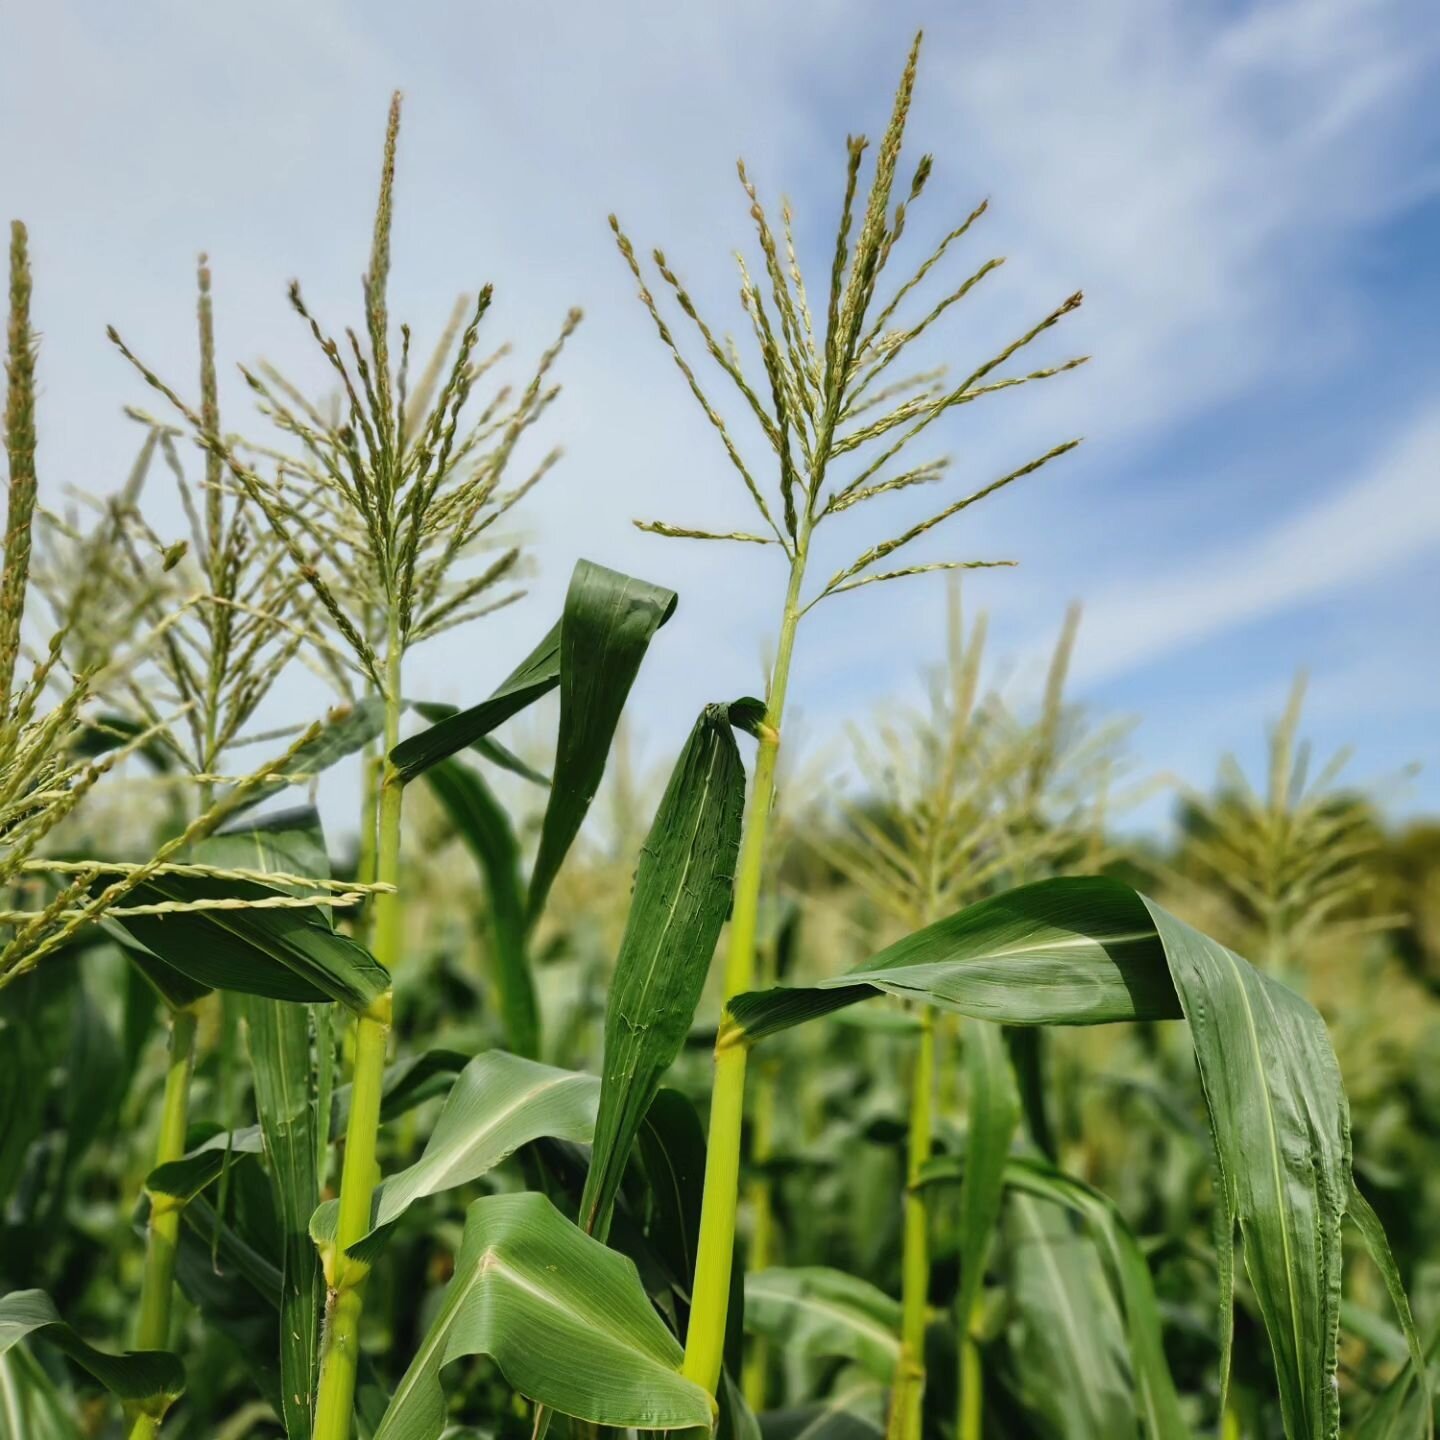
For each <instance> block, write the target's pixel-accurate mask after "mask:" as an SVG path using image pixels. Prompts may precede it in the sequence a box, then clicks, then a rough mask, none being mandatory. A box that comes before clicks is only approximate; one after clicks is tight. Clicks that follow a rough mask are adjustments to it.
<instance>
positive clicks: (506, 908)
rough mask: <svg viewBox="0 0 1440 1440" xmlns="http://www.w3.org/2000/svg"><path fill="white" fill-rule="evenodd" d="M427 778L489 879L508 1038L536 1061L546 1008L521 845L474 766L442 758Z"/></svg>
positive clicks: (501, 1003)
mask: <svg viewBox="0 0 1440 1440" xmlns="http://www.w3.org/2000/svg"><path fill="white" fill-rule="evenodd" d="M425 779H426V780H427V781H428V783H429V785H430V788H431V790H432V791H433V792H434V794H435V798H436V799H437V800H439V802H440V805H441V807H442V808H443V809H444V811H445V813H446V815H447V816H448V817H449V819H450V823H451V824H452V825H454V827H455V830H456V832H457V833H458V835H459V836H460V839H461V840H462V841H463V842H464V844H465V848H466V849H467V850H469V851H470V853H471V855H473V856H474V858H475V862H476V864H478V865H479V866H480V871H481V873H482V874H483V875H484V876H485V885H486V889H487V891H488V892H489V897H490V939H491V942H492V943H491V955H492V957H493V960H494V966H495V968H494V976H493V979H494V987H495V994H496V998H497V1000H498V1002H499V1005H498V1008H499V1011H500V1015H501V1018H502V1019H503V1020H504V1022H505V1034H506V1039H507V1041H508V1042H509V1046H510V1048H511V1050H513V1051H514V1052H515V1053H516V1054H517V1055H524V1056H528V1057H529V1058H531V1059H534V1058H535V1056H537V1055H538V1054H539V1053H540V1007H539V1002H538V1001H537V1000H536V998H535V981H534V978H533V977H532V975H531V973H530V962H529V959H528V958H527V956H526V953H525V946H526V934H525V891H524V887H523V885H522V883H521V880H520V842H519V841H518V840H517V839H516V838H515V831H514V829H513V827H512V826H511V824H510V817H509V816H508V815H506V813H505V810H504V808H503V807H502V806H501V804H500V802H499V801H498V800H496V798H495V796H494V794H493V792H492V791H491V789H490V787H489V786H488V785H487V784H486V783H485V781H484V780H483V779H482V778H481V777H480V776H479V775H477V774H476V773H475V771H474V770H472V769H471V768H470V767H469V766H468V765H462V764H461V763H460V762H459V761H458V760H442V761H440V762H439V764H437V765H433V766H431V767H430V769H428V770H427V771H426V772H425Z"/></svg>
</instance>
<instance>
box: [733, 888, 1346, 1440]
mask: <svg viewBox="0 0 1440 1440" xmlns="http://www.w3.org/2000/svg"><path fill="white" fill-rule="evenodd" d="M877 990H887V991H892V992H894V993H897V994H902V995H905V996H908V997H910V998H912V999H923V1000H928V1001H930V1002H931V1003H935V1004H939V1005H942V1006H945V1007H947V1008H950V1009H955V1010H959V1011H961V1012H962V1013H965V1014H970V1015H975V1016H977V1017H979V1018H982V1019H988V1020H999V1021H1002V1022H1005V1023H1008V1024H1028V1025H1036V1024H1056V1025H1060V1024H1095V1023H1098V1022H1102V1021H1109V1020H1160V1019H1173V1018H1178V1017H1179V1016H1182V1015H1183V1016H1184V1017H1185V1018H1186V1019H1187V1020H1188V1021H1189V1023H1190V1035H1191V1041H1192V1043H1193V1045H1194V1049H1195V1059H1196V1063H1197V1065H1198V1067H1199V1071H1200V1079H1201V1086H1202V1089H1203V1091H1204V1094H1205V1101H1206V1107H1207V1111H1208V1115H1209V1121H1210V1131H1211V1136H1212V1139H1213V1142H1214V1146H1215V1155H1216V1161H1217V1169H1218V1187H1217V1189H1218V1200H1219V1204H1220V1206H1221V1223H1220V1224H1219V1226H1218V1243H1217V1263H1218V1267H1219V1280H1220V1298H1221V1367H1220V1373H1221V1386H1222V1391H1223V1388H1224V1386H1225V1384H1226V1383H1227V1381H1228V1376H1229V1364H1230V1348H1231V1333H1232V1308H1233V1290H1234V1231H1235V1228H1236V1227H1237V1226H1238V1227H1239V1229H1240V1231H1241V1233H1242V1234H1243V1236H1244V1240H1245V1248H1244V1259H1245V1269H1246V1273H1247V1274H1248V1276H1249V1278H1250V1282H1251V1286H1252V1288H1253V1290H1254V1293H1255V1297H1256V1300H1257V1303H1258V1305H1259V1308H1260V1312H1261V1315H1262V1317H1263V1319H1264V1322H1265V1328H1266V1332H1267V1334H1268V1336H1269V1339H1270V1345H1271V1349H1272V1353H1273V1355H1274V1360H1275V1370H1276V1375H1277V1378H1278V1381H1279V1390H1280V1403H1281V1412H1282V1415H1283V1417H1284V1422H1285V1428H1286V1434H1287V1435H1288V1436H1290V1437H1292V1440H1302V1437H1303V1440H1333V1437H1334V1436H1335V1435H1336V1434H1337V1433H1338V1428H1339V1399H1338V1391H1337V1388H1336V1384H1335V1366H1336V1346H1337V1340H1338V1329H1339V1298H1340V1283H1339V1281H1340V1222H1341V1218H1342V1216H1343V1215H1344V1213H1345V1208H1346V1205H1347V1202H1348V1199H1349V1195H1350V1136H1349V1117H1348V1107H1347V1105H1346V1101H1345V1095H1344V1091H1343V1089H1342V1087H1341V1083H1340V1075H1339V1067H1338V1065H1337V1064H1336V1061H1335V1054H1334V1051H1333V1049H1332V1048H1331V1045H1330V1039H1329V1036H1328V1034H1327V1033H1326V1030H1325V1025H1324V1022H1323V1021H1322V1020H1321V1018H1320V1016H1319V1015H1318V1014H1317V1013H1316V1011H1315V1010H1314V1008H1313V1007H1312V1006H1311V1005H1309V1004H1308V1003H1307V1002H1306V1001H1305V1000H1303V999H1302V998H1301V997H1300V996H1298V995H1296V994H1294V993H1293V992H1292V991H1290V990H1288V989H1286V988H1285V986H1283V985H1282V984H1280V983H1279V982H1278V981H1276V980H1274V979H1272V978H1270V977H1269V976H1266V975H1262V974H1261V973H1260V972H1259V971H1257V970H1255V969H1254V968H1253V967H1251V966H1250V965H1249V964H1248V963H1247V962H1246V961H1244V960H1242V959H1241V958H1240V957H1239V956H1238V955H1235V954H1233V953H1232V952H1231V951H1229V950H1226V949H1225V948H1224V947H1223V946H1222V945H1219V944H1218V943H1217V942H1215V941H1213V940H1211V939H1209V938H1208V937H1207V936H1204V935H1201V934H1200V933H1198V932H1197V931H1195V930H1192V929H1190V928H1189V927H1188V926H1186V925H1183V924H1182V923H1181V922H1180V921H1178V920H1176V919H1175V918H1174V917H1173V916H1171V915H1168V914H1167V913H1166V912H1165V911H1164V910H1162V909H1161V908H1160V907H1159V906H1157V905H1155V904H1154V903H1153V902H1152V901H1150V900H1148V899H1146V898H1145V897H1144V896H1142V895H1140V894H1139V893H1138V892H1137V891H1135V890H1133V889H1131V888H1130V887H1129V886H1127V885H1124V884H1122V883H1121V882H1120V881H1118V880H1108V879H1064V880H1047V881H1043V882H1041V883H1039V884H1037V885H1029V886H1024V887H1022V888H1021V889H1018V890H1013V891H1010V892H1008V893H1007V894H1005V895H1001V896H998V897H996V898H994V899H992V900H986V901H983V902H981V903H980V904H978V905H973V906H971V907H969V908H968V909H966V910H962V911H961V912H959V914H957V915H954V916H951V917H950V918H949V919H947V920H942V921H941V922H939V924H937V925H932V926H930V927H928V928H927V929H925V930H921V931H918V932H916V933H915V934H914V935H911V936H909V937H907V938H906V939H904V940H902V941H900V942H899V943H898V944H896V945H892V946H891V947H890V948H889V949H888V950H885V951H883V952H881V954H880V955H878V956H876V957H875V958H874V959H873V960H871V961H869V962H867V963H866V964H865V965H862V966H861V967H860V968H859V969H857V970H853V971H851V972H849V973H848V974H846V975H841V976H836V977H834V978H833V979H831V980H827V981H824V982H822V984H821V986H820V987H819V988H818V989H816V990H784V989H780V990H774V991H769V992H766V993H764V994H759V995H750V996H745V997H741V998H740V999H738V1000H737V1001H736V1002H735V1003H733V1004H732V1006H731V1013H732V1016H733V1018H734V1021H735V1023H736V1025H737V1026H738V1027H739V1028H740V1030H741V1031H742V1032H743V1033H744V1034H747V1035H749V1036H751V1037H756V1036H759V1035H763V1034H769V1033H773V1032H774V1031H775V1030H778V1029H783V1028H785V1027H786V1026H788V1025H790V1024H794V1023H797V1022H798V1020H800V1019H804V1018H809V1017H810V1016H812V1015H814V1014H818V1013H823V1012H824V1010H825V1008H826V1002H827V1001H833V999H834V997H835V995H837V994H839V995H841V996H844V997H847V999H854V998H864V997H865V996H866V995H868V994H874V993H876V991H877ZM842 1003H844V1002H842Z"/></svg>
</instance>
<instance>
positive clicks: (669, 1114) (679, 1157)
mask: <svg viewBox="0 0 1440 1440" xmlns="http://www.w3.org/2000/svg"><path fill="white" fill-rule="evenodd" d="M600 1103H601V1104H602V1105H603V1104H604V1098H603V1092H602V1098H601V1102H600ZM637 1140H638V1143H639V1147H640V1158H641V1160H642V1162H643V1163H644V1166H645V1178H646V1180H647V1181H648V1182H649V1189H650V1217H649V1223H648V1224H647V1226H646V1238H647V1239H648V1240H649V1241H650V1244H651V1246H652V1248H653V1249H654V1250H655V1252H656V1254H657V1255H659V1257H660V1259H661V1261H662V1262H663V1263H664V1265H665V1268H666V1269H667V1270H668V1271H669V1272H670V1275H671V1277H672V1278H673V1280H674V1282H675V1284H676V1286H677V1287H678V1288H679V1290H680V1292H681V1293H680V1296H679V1298H681V1299H683V1300H684V1301H685V1302H687V1304H688V1301H689V1298H690V1277H691V1276H692V1275H693V1274H694V1273H695V1256H696V1250H697V1246H698V1242H699V1236H700V1205H701V1200H702V1197H703V1194H704V1184H705V1130H704V1127H703V1126H702V1125H701V1123H700V1117H699V1116H698V1115H697V1114H696V1113H695V1107H694V1105H693V1104H691V1102H690V1100H689V1098H688V1097H687V1096H685V1095H682V1094H681V1093H680V1091H678V1090H668V1089H666V1090H661V1091H659V1092H658V1093H657V1094H656V1096H655V1098H654V1099H653V1100H652V1101H651V1102H650V1108H649V1109H648V1110H647V1111H646V1112H645V1120H644V1123H643V1124H642V1125H641V1126H640V1133H639V1135H638V1137H637ZM680 1333H681V1335H682V1336H683V1334H684V1333H685V1332H684V1328H683V1326H682V1328H681V1330H680Z"/></svg>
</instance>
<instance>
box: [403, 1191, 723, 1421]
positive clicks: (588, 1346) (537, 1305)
mask: <svg viewBox="0 0 1440 1440" xmlns="http://www.w3.org/2000/svg"><path fill="white" fill-rule="evenodd" d="M467 1355H488V1356H490V1357H491V1358H492V1359H493V1360H494V1361H495V1363H496V1364H497V1365H498V1366H499V1367H500V1370H501V1371H502V1373H503V1374H504V1376H505V1378H506V1380H507V1381H508V1382H509V1383H510V1385H511V1386H512V1387H513V1388H514V1389H516V1390H518V1391H519V1392H520V1393H521V1394H522V1395H524V1396H526V1397H527V1398H528V1399H530V1400H532V1401H534V1402H535V1403H536V1404H537V1405H544V1406H546V1407H548V1408H550V1409H552V1410H558V1411H559V1412H560V1413H561V1414H564V1415H573V1416H575V1417H577V1418H579V1419H582V1420H588V1421H590V1422H591V1423H593V1424H597V1425H612V1426H617V1427H632V1426H633V1427H635V1428H636V1429H640V1430H674V1429H680V1428H684V1427H689V1426H699V1427H704V1428H706V1429H708V1428H709V1426H710V1423H711V1418H712V1411H711V1404H710V1397H709V1396H708V1395H707V1394H706V1393H705V1391H704V1390H702V1389H701V1388H700V1387H699V1386H698V1385H695V1384H694V1383H693V1382H691V1381H689V1380H687V1379H685V1378H684V1376H683V1375H681V1373H680V1366H681V1362H682V1360H683V1358H684V1356H683V1354H682V1352H681V1349H680V1345H679V1342H678V1341H677V1340H676V1339H675V1337H674V1336H673V1335H671V1333H670V1332H669V1331H668V1330H667V1329H666V1328H665V1326H664V1325H663V1324H662V1323H661V1320H660V1317H659V1316H658V1315H657V1314H656V1313H655V1310H654V1309H653V1307H652V1306H651V1304H650V1301H649V1300H648V1298H647V1297H646V1295H645V1291H644V1289H643V1287H642V1286H641V1284H640V1278H639V1276H638V1275H637V1273H636V1271H635V1266H634V1265H633V1264H632V1263H631V1262H630V1261H629V1260H627V1259H625V1257H624V1256H621V1255H617V1254H616V1253H615V1252H614V1251H613V1250H608V1249H606V1247H605V1246H604V1245H602V1244H600V1242H599V1241H598V1240H593V1239H591V1238H590V1237H589V1236H588V1235H585V1234H583V1233H582V1232H581V1231H580V1230H579V1229H578V1228H577V1227H576V1226H574V1225H572V1224H571V1223H570V1222H569V1221H568V1220H566V1219H565V1218H564V1216H562V1215H561V1214H560V1212H559V1211H558V1210H556V1209H555V1208H554V1206H553V1205H551V1204H550V1202H549V1201H548V1200H547V1199H546V1198H545V1197H544V1196H543V1195H538V1194H533V1193H520V1194H514V1195H492V1196H489V1197H487V1198H485V1199H483V1200H477V1201H475V1203H474V1204H473V1205H471V1206H470V1209H469V1211H468V1212H467V1215H466V1221H465V1237H464V1240H463V1242H462V1243H461V1246H460V1252H459V1254H458V1255H457V1256H456V1260H455V1276H454V1278H453V1279H452V1280H451V1282H450V1284H449V1286H448V1288H447V1289H446V1291H445V1296H444V1299H443V1300H442V1302H441V1304H440V1308H439V1310H438V1312H437V1313H436V1315H435V1319H434V1321H433V1322H432V1324H431V1326H430V1329H429V1331H428V1333H427V1334H426V1336H425V1338H424V1340H422V1341H421V1343H420V1348H419V1350H418V1351H417V1352H416V1355H415V1358H414V1360H413V1361H412V1362H411V1364H410V1368H409V1369H408V1370H407V1371H406V1372H405V1376H404V1378H403V1379H402V1380H401V1381H400V1384H399V1385H398V1386H397V1387H396V1390H395V1394H394V1397H393V1398H392V1399H391V1402H390V1406H389V1408H388V1409H387V1410H386V1412H385V1418H384V1420H383V1422H382V1423H381V1425H380V1428H379V1430H378V1431H377V1432H376V1437H375V1440H436V1437H438V1436H439V1435H440V1434H441V1431H442V1430H443V1428H444V1426H445V1423H446V1419H447V1416H446V1407H445V1397H444V1392H443V1390H442V1389H441V1384H440V1372H441V1371H442V1370H443V1368H444V1367H445V1366H446V1365H448V1364H450V1363H451V1362H452V1361H455V1360H458V1359H461V1358H462V1357H464V1356H467Z"/></svg>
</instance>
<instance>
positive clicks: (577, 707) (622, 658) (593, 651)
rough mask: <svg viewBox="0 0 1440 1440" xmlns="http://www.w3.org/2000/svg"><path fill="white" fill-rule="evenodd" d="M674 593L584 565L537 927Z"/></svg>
mask: <svg viewBox="0 0 1440 1440" xmlns="http://www.w3.org/2000/svg"><path fill="white" fill-rule="evenodd" d="M675 603H676V597H675V592H674V591H673V590H667V589H665V588H664V587H663V586H660V585H651V584H649V583H647V582H646V581H644V580H635V579H632V578H631V577H630V576H629V575H621V574H619V573H618V572H616V571H614V570H607V569H605V567H604V566H602V565H594V564H591V562H590V561H588V560H582V561H580V563H579V564H578V565H576V567H575V573H574V575H573V576H572V577H571V580H570V589H569V592H568V593H567V594H566V596H565V610H564V614H563V615H562V617H561V620H560V733H559V737H558V740H557V743H556V749H555V776H554V779H553V780H552V781H551V783H550V802H549V804H548V805H547V806H546V807H545V819H544V821H543V823H542V825H541V828H540V849H539V853H538V854H537V855H536V857H535V868H534V870H532V871H531V874H530V895H529V899H528V902H527V912H528V917H529V920H530V922H531V923H532V924H533V923H534V921H535V919H536V917H537V916H538V915H539V914H540V912H541V910H543V909H544V908H545V897H546V896H547V895H548V894H549V893H550V886H551V885H552V884H553V883H554V880H555V876H556V875H557V874H558V873H559V870H560V865H561V863H562V862H563V861H564V859H565V856H566V855H567V854H568V853H569V850H570V846H571V845H572V844H573V843H574V840H575V837H576V835H578V834H579V833H580V826H581V823H582V822H583V821H584V819H585V816H586V814H587V813H588V812H589V809H590V803H591V801H593V800H594V798H595V792H596V791H597V790H598V789H599V788H600V778H601V776H602V775H604V773H605V760H606V757H607V756H608V755H609V753H610V743H611V741H612V740H613V739H614V738H615V727H616V726H617V725H618V724H619V723H620V712H621V710H623V709H624V707H625V701H626V698H627V697H628V696H629V694H630V687H631V686H632V685H633V684H634V683H635V677H636V675H637V674H639V672H640V662H641V661H642V660H643V659H644V658H645V652H646V651H647V650H648V649H649V648H650V642H651V640H653V639H654V638H655V632H656V631H657V630H658V629H659V628H660V627H661V626H662V625H663V624H664V623H665V622H666V621H667V620H668V619H669V618H670V616H671V615H673V614H674V613H675Z"/></svg>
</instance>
